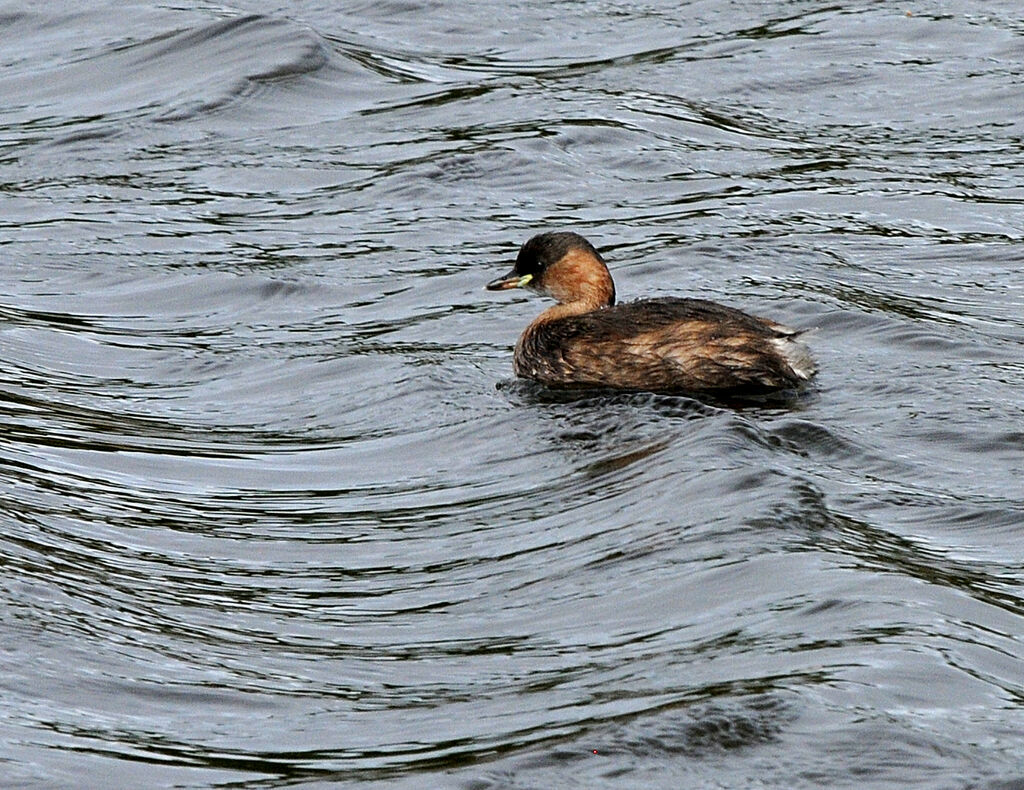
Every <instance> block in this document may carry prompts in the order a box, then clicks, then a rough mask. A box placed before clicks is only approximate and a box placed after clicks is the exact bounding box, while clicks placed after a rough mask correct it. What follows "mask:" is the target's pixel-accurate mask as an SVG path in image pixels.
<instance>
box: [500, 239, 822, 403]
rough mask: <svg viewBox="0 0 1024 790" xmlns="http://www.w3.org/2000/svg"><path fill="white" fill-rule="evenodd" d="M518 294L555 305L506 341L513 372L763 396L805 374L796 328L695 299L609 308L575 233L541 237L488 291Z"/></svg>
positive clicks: (807, 367)
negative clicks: (511, 348)
mask: <svg viewBox="0 0 1024 790" xmlns="http://www.w3.org/2000/svg"><path fill="white" fill-rule="evenodd" d="M507 288H528V289H530V290H531V291H536V292H537V293H539V294H543V295H544V296H550V297H552V298H553V299H555V301H557V302H558V304H556V305H554V306H553V307H549V308H548V309H547V310H545V311H544V312H543V313H541V314H540V315H539V316H538V317H537V318H536V319H535V320H534V321H533V323H531V324H530V325H529V326H528V327H526V330H525V331H524V332H523V334H522V336H521V337H520V338H519V342H518V343H516V350H515V357H514V367H515V372H516V375H517V376H522V377H524V378H529V379H535V380H536V381H539V382H542V383H543V384H547V385H551V386H559V387H612V388H616V389H628V390H649V391H660V392H671V391H676V392H692V393H708V394H723V395H725V394H734V395H736V394H738V395H743V394H749V395H756V394H764V393H770V392H773V391H778V390H785V389H791V388H794V387H798V386H800V385H801V384H803V383H805V382H806V381H808V380H809V379H810V378H811V376H813V375H814V373H815V370H816V368H815V364H814V361H813V359H812V358H811V355H810V351H809V350H808V348H807V346H806V345H804V343H803V342H802V341H801V340H800V339H799V338H800V335H801V334H802V333H803V330H798V329H790V328H789V327H786V326H782V325H781V324H776V323H775V322H774V321H768V320H766V319H763V318H755V317H754V316H752V315H747V314H746V313H744V312H741V311H739V310H735V309H733V308H731V307H724V306H723V305H720V304H715V303H714V302H708V301H705V300H703V299H681V298H675V297H666V298H662V299H645V300H642V301H638V302H629V303H627V304H621V305H617V306H616V305H615V285H614V283H613V282H612V277H611V274H610V273H609V272H608V267H607V266H606V265H605V262H604V259H603V258H602V257H601V255H600V253H598V251H597V250H596V249H594V247H593V245H591V243H590V242H589V241H587V240H586V239H585V238H583V237H582V236H580V235H579V234H577V233H541V234H540V235H538V236H534V237H533V238H532V239H530V240H529V241H528V242H526V243H525V244H524V245H523V246H522V248H520V250H519V256H518V257H517V258H516V264H515V267H514V268H513V269H512V271H511V272H509V273H508V275H506V276H505V277H501V278H499V279H497V280H494V281H492V282H490V283H488V284H487V289H488V290H491V291H502V290H505V289H507Z"/></svg>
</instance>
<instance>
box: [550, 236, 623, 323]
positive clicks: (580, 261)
mask: <svg viewBox="0 0 1024 790" xmlns="http://www.w3.org/2000/svg"><path fill="white" fill-rule="evenodd" d="M544 291H545V292H546V293H547V295H548V296H550V297H552V298H553V299H555V300H557V301H558V304H556V305H555V306H554V307H549V308H548V309H547V310H545V311H544V312H543V313H541V314H540V317H539V318H538V320H544V321H551V320H554V319H557V318H563V317H565V316H570V315H582V314H583V313H589V312H591V311H593V310H598V309H600V308H602V307H609V306H610V305H613V304H615V284H614V283H613V282H612V276H611V274H610V273H609V272H608V267H607V266H605V264H604V261H602V260H601V259H600V258H599V257H597V256H595V255H594V254H593V253H591V252H589V251H587V250H581V249H574V250H570V251H569V252H567V253H566V254H565V255H563V256H562V257H561V258H560V259H559V260H558V261H556V262H555V263H553V264H552V265H551V266H550V267H548V269H547V271H546V272H544Z"/></svg>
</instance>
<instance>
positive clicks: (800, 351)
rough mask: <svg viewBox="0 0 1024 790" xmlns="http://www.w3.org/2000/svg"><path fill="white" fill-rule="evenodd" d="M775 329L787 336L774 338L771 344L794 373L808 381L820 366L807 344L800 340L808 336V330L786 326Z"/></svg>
mask: <svg viewBox="0 0 1024 790" xmlns="http://www.w3.org/2000/svg"><path fill="white" fill-rule="evenodd" d="M775 328H776V329H778V330H779V331H780V332H785V333H786V334H785V335H783V336H782V337H773V338H772V339H771V340H770V341H769V342H770V343H771V344H772V346H773V347H774V348H775V350H776V351H778V352H779V354H780V355H781V356H782V358H783V359H784V360H786V362H787V363H789V367H790V369H791V370H792V371H793V373H794V374H796V376H797V377H798V378H801V379H803V380H804V381H808V380H809V379H810V378H811V376H813V375H814V374H815V373H817V372H818V366H817V365H816V364H815V362H814V358H813V357H812V356H811V350H810V349H809V348H808V347H807V344H806V343H804V342H803V341H802V340H799V339H798V338H801V337H803V336H804V335H806V334H807V332H808V330H804V329H790V328H789V327H784V326H778V327H775Z"/></svg>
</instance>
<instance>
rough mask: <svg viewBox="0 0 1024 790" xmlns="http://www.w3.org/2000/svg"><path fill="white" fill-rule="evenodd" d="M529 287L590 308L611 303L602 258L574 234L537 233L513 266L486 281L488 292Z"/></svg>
mask: <svg viewBox="0 0 1024 790" xmlns="http://www.w3.org/2000/svg"><path fill="white" fill-rule="evenodd" d="M507 288H529V289H530V290H531V291H536V292H537V293H540V294H543V295H545V296H550V297H551V298H552V299H555V300H556V301H557V302H559V303H560V304H575V303H585V304H586V305H587V306H588V307H590V308H591V309H596V308H598V307H607V306H608V305H613V304H615V284H614V283H613V282H612V276H611V274H610V273H609V272H608V267H607V266H606V265H605V262H604V258H602V257H601V254H600V253H599V252H598V251H597V250H596V249H594V245H592V244H591V243H590V242H589V241H587V240H586V239H585V238H583V237H582V236H580V235H579V234H578V233H571V232H568V231H562V232H557V233H541V234H539V235H537V236H534V237H533V238H532V239H530V240H529V241H528V242H526V244H524V245H523V246H522V247H520V249H519V255H518V256H517V257H516V265H515V266H514V267H513V269H512V271H510V272H509V273H508V274H506V275H505V276H504V277H499V278H498V279H497V280H493V281H491V282H489V283H487V290H489V291H503V290H505V289H507Z"/></svg>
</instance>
